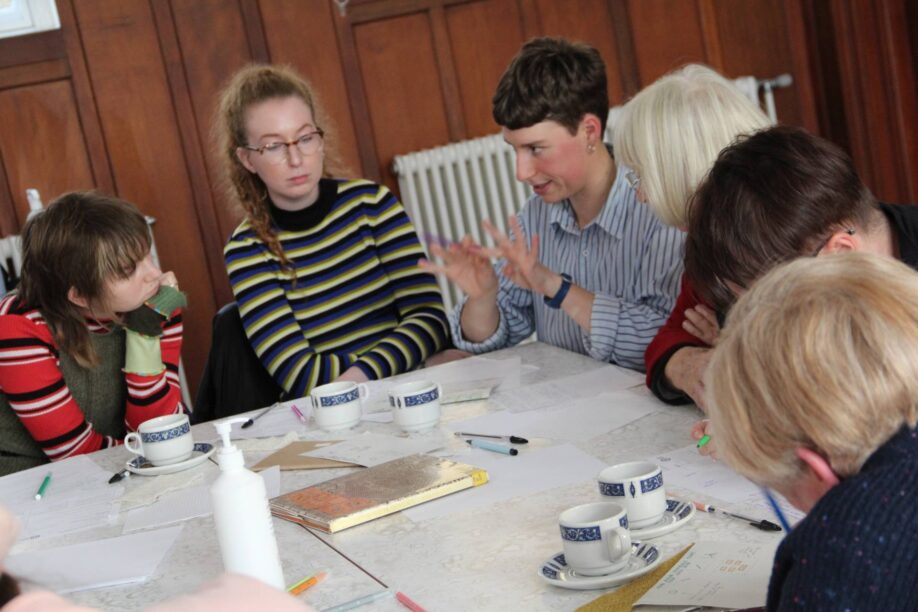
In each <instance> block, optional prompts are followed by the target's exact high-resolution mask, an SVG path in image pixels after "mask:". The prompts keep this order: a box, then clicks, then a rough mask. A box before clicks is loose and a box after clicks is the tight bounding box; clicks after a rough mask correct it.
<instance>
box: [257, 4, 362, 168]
mask: <svg viewBox="0 0 918 612" xmlns="http://www.w3.org/2000/svg"><path fill="white" fill-rule="evenodd" d="M331 4H332V3H331V2H328V1H327V0H306V1H303V0H262V3H261V15H262V19H263V21H264V26H265V30H266V31H268V32H270V33H271V34H270V36H268V38H267V41H268V51H269V53H270V55H271V61H272V62H275V63H282V64H290V65H291V66H293V67H295V68H296V69H297V70H299V72H300V73H301V74H302V75H303V76H305V77H306V78H307V79H309V82H310V84H312V86H313V87H314V88H315V91H316V96H317V97H318V100H319V103H320V104H321V106H322V108H323V109H324V111H325V113H326V114H327V115H328V116H329V118H330V120H331V124H332V125H331V128H332V129H331V130H327V131H329V134H328V138H327V141H328V142H327V144H328V145H329V146H331V147H334V148H335V149H336V150H337V152H338V156H339V157H340V158H341V162H342V163H343V166H344V174H346V175H350V176H362V175H363V173H364V169H363V168H362V167H361V163H360V153H359V151H358V148H357V134H356V131H355V129H354V122H353V120H352V118H351V114H350V106H349V100H348V94H347V86H346V85H345V79H344V70H343V62H342V60H341V57H340V55H339V53H338V44H337V41H336V39H335V24H334V21H333V20H334V19H339V18H340V17H339V15H338V13H337V10H336V11H334V13H333V12H332V7H331ZM304 32H308V35H304ZM323 127H325V126H323Z"/></svg>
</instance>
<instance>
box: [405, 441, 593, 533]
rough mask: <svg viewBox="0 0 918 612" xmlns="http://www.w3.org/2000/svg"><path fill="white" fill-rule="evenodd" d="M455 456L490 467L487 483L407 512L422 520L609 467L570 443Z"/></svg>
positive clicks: (552, 486)
mask: <svg viewBox="0 0 918 612" xmlns="http://www.w3.org/2000/svg"><path fill="white" fill-rule="evenodd" d="M517 448H521V447H517ZM454 459H456V460H457V461H461V462H462V463H468V464H471V465H474V466H475V467H480V468H483V469H485V470H487V472H488V482H489V484H488V486H484V487H475V488H474V489H467V490H465V491H462V492H461V493H459V494H457V495H449V496H447V497H444V498H442V499H435V500H433V501H430V502H427V503H426V504H421V505H419V506H415V507H414V508H409V509H408V510H405V511H404V512H403V514H404V515H405V516H407V517H408V518H409V519H411V520H412V521H415V522H420V521H425V520H429V519H432V518H438V517H441V516H447V515H450V514H455V513H458V512H468V511H470V510H476V509H478V508H483V507H486V506H490V505H492V504H495V503H497V502H501V501H504V500H507V499H511V498H514V497H520V496H524V495H531V494H533V493H537V492H539V491H545V490H548V489H555V488H557V487H561V486H564V485H568V484H574V483H577V482H583V481H585V480H593V479H595V478H596V475H597V474H599V472H600V470H602V469H603V468H604V467H606V464H605V462H603V461H600V460H599V459H597V458H596V457H594V456H592V455H589V454H587V453H585V452H583V451H582V450H580V449H578V448H577V447H576V446H573V445H571V444H560V445H558V446H552V447H549V448H538V449H523V450H521V451H520V454H519V455H516V456H515V457H511V456H508V455H501V454H498V453H493V452H491V451H486V450H481V449H470V451H469V452H468V453H464V454H461V455H457V456H455V457H454Z"/></svg>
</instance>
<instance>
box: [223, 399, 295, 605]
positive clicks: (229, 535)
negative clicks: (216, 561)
mask: <svg viewBox="0 0 918 612" xmlns="http://www.w3.org/2000/svg"><path fill="white" fill-rule="evenodd" d="M246 420H247V419H246V418H244V417H237V418H232V419H226V420H224V421H219V422H217V423H214V426H215V427H216V428H217V433H219V434H220V436H221V437H222V438H223V446H222V447H221V448H220V450H218V451H217V463H218V464H219V465H220V472H221V473H220V476H219V477H218V478H217V480H216V481H214V484H213V486H212V487H211V488H210V496H211V500H212V501H213V506H214V523H215V524H216V526H217V540H218V541H219V542H220V552H221V553H222V554H223V567H224V569H226V571H227V572H232V573H235V574H245V575H246V576H251V577H253V578H257V579H258V580H261V581H262V582H265V583H267V584H269V585H271V586H273V587H274V588H277V589H280V590H284V588H285V585H284V572H283V570H282V569H281V563H280V555H279V554H278V552H277V540H276V539H275V537H274V523H273V522H272V520H271V511H270V509H269V507H268V497H267V492H266V490H265V481H264V479H263V478H262V477H261V476H259V475H258V474H255V473H254V472H252V471H250V470H247V469H246V468H245V459H244V458H243V456H242V451H241V450H239V449H238V448H237V447H236V446H234V445H233V444H232V442H231V441H230V431H231V430H232V424H233V423H243V422H245V421H246Z"/></svg>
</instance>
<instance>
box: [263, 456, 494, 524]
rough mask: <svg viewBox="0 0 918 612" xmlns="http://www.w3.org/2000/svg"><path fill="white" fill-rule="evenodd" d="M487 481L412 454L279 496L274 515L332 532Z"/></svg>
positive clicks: (469, 470)
mask: <svg viewBox="0 0 918 612" xmlns="http://www.w3.org/2000/svg"><path fill="white" fill-rule="evenodd" d="M487 482H488V473H487V472H486V471H485V470H482V469H480V468H477V467H474V466H471V465H467V464H465V463H457V462H455V461H451V460H449V459H444V458H442V457H433V456H431V455H410V456H408V457H402V458H400V459H395V460H393V461H389V462H387V463H381V464H379V465H376V466H373V467H370V468H367V469H365V470H361V471H359V472H354V473H352V474H347V475H345V476H341V477H338V478H333V479H331V480H327V481H325V482H322V483H319V484H317V485H313V486H311V487H307V488H305V489H300V490H299V491H293V492H292V493H287V494H285V495H281V496H280V497H275V498H274V499H272V500H271V513H272V514H274V516H277V517H279V518H282V519H286V520H288V521H293V522H296V523H300V524H302V525H305V526H307V527H314V528H316V529H320V530H321V531H325V532H326V533H334V532H336V531H341V530H342V529H347V528H348V527H353V526H355V525H360V524H361V523H366V522H367V521H372V520H373V519H377V518H380V517H382V516H386V515H389V514H392V513H394V512H398V511H400V510H404V509H405V508H410V507H411V506H416V505H417V504H421V503H424V502H426V501H430V500H432V499H437V498H438V497H443V496H444V495H449V494H451V493H455V492H457V491H461V490H463V489H469V488H471V487H477V486H481V485H483V484H485V483H487Z"/></svg>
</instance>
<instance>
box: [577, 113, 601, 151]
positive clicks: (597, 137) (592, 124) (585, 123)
mask: <svg viewBox="0 0 918 612" xmlns="http://www.w3.org/2000/svg"><path fill="white" fill-rule="evenodd" d="M580 128H581V129H582V130H583V131H584V134H585V135H586V139H587V144H588V145H593V146H594V147H601V146H602V121H600V120H599V117H597V116H596V115H594V114H593V113H587V114H586V115H584V116H583V119H581V120H580Z"/></svg>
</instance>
